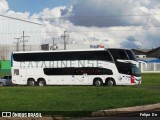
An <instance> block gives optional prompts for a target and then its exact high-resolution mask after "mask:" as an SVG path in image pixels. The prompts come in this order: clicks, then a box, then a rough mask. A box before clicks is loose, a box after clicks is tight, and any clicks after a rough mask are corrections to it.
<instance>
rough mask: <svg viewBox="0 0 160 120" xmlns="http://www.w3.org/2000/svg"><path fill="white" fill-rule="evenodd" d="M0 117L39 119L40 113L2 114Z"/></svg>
mask: <svg viewBox="0 0 160 120" xmlns="http://www.w3.org/2000/svg"><path fill="white" fill-rule="evenodd" d="M2 117H11V118H14V117H20V118H24V117H32V118H39V117H42V114H41V113H35V112H2Z"/></svg>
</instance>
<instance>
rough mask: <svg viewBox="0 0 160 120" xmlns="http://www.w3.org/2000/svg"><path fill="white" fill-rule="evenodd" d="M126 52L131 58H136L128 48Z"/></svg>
mask: <svg viewBox="0 0 160 120" xmlns="http://www.w3.org/2000/svg"><path fill="white" fill-rule="evenodd" d="M126 53H127V55H128V57H129V59H130V60H136V57H135V54H134V53H133V51H131V50H126Z"/></svg>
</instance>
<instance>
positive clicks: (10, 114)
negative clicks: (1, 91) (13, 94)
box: [2, 112, 12, 117]
mask: <svg viewBox="0 0 160 120" xmlns="http://www.w3.org/2000/svg"><path fill="white" fill-rule="evenodd" d="M2 117H12V113H11V112H2Z"/></svg>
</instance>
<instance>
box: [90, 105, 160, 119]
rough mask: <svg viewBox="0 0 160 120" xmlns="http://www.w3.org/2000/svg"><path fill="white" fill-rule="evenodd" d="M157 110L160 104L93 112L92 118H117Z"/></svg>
mask: <svg viewBox="0 0 160 120" xmlns="http://www.w3.org/2000/svg"><path fill="white" fill-rule="evenodd" d="M155 109H160V103H157V104H150V105H143V106H134V107H126V108H117V109H109V110H100V111H97V112H92V114H91V116H92V117H107V116H115V115H118V114H125V113H134V112H141V111H149V110H155Z"/></svg>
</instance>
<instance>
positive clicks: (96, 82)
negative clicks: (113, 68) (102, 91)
mask: <svg viewBox="0 0 160 120" xmlns="http://www.w3.org/2000/svg"><path fill="white" fill-rule="evenodd" d="M93 85H94V86H97V87H98V86H102V85H103V82H102V80H101V79H100V78H95V79H94V80H93Z"/></svg>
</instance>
